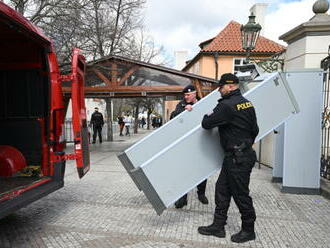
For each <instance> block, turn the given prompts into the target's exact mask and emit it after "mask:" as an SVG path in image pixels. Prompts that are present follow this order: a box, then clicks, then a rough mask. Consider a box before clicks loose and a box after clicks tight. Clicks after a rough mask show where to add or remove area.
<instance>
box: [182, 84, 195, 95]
mask: <svg viewBox="0 0 330 248" xmlns="http://www.w3.org/2000/svg"><path fill="white" fill-rule="evenodd" d="M194 91H196V89H195V87H194V86H193V85H188V86H186V87H185V88H184V89H183V90H182V93H191V92H194Z"/></svg>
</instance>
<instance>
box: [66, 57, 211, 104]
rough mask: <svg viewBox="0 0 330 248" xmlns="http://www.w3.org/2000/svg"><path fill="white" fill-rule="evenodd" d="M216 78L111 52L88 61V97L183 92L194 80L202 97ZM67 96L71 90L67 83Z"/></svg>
mask: <svg viewBox="0 0 330 248" xmlns="http://www.w3.org/2000/svg"><path fill="white" fill-rule="evenodd" d="M216 82H217V81H216V80H215V79H211V78H206V77H202V76H198V75H195V74H192V73H187V72H182V71H178V70H174V69H171V68H167V67H164V66H159V65H154V64H150V63H145V62H141V61H137V60H132V59H128V58H124V57H120V56H109V57H106V58H103V59H99V60H97V61H93V62H90V63H88V64H87V68H86V78H85V97H86V98H127V97H147V96H148V97H162V96H169V95H182V89H183V88H184V87H186V86H187V85H189V84H193V85H194V86H195V87H196V89H197V94H198V96H199V97H203V96H205V95H206V94H208V93H209V92H211V91H212V90H213V89H214V88H215V87H216V86H215V83H216ZM63 92H64V95H65V96H69V95H70V94H71V87H70V85H67V84H64V86H63Z"/></svg>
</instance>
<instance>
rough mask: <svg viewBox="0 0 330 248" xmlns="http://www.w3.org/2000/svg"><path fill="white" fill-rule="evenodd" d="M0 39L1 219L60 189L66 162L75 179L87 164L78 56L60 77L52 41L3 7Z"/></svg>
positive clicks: (80, 59)
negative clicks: (70, 139) (66, 96)
mask: <svg viewBox="0 0 330 248" xmlns="http://www.w3.org/2000/svg"><path fill="white" fill-rule="evenodd" d="M0 37H1V39H0V218H1V217H4V216H5V215H8V214H9V213H11V212H13V211H15V210H17V209H19V208H21V207H24V206H26V205H27V204H29V203H31V202H33V201H35V200H37V199H40V198H41V197H43V196H45V195H47V194H49V193H51V192H53V191H55V190H57V189H59V188H61V187H63V185H64V171H65V161H66V160H69V159H70V160H76V164H77V171H78V175H79V177H80V178H81V177H83V176H84V175H85V174H86V173H87V172H88V170H89V166H90V162H89V147H88V130H87V121H86V111H85V104H84V88H83V86H84V72H85V58H84V57H83V56H82V55H81V54H80V51H79V50H78V49H74V50H73V55H72V63H71V73H70V74H68V75H61V73H60V71H59V66H58V62H57V58H56V54H55V50H54V47H53V43H52V41H51V40H49V39H48V38H47V37H46V36H44V35H43V33H42V32H41V31H40V30H39V29H38V28H37V27H35V26H34V25H32V24H31V23H30V22H29V21H28V20H27V19H25V18H24V17H23V16H21V15H20V14H19V13H17V12H16V11H14V10H13V9H11V8H10V7H8V6H7V5H5V4H4V3H2V2H0ZM64 81H71V85H72V86H71V87H72V93H71V100H72V108H73V109H72V113H73V116H72V122H73V135H74V143H75V144H74V152H73V153H72V154H65V153H64V148H65V140H64V139H63V137H64V135H63V132H64V118H65V113H66V106H65V104H64V101H63V93H62V87H61V84H62V82H64Z"/></svg>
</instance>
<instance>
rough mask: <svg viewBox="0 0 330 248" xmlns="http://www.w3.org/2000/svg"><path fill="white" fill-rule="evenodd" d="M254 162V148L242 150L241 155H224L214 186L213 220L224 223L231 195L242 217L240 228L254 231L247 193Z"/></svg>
mask: <svg viewBox="0 0 330 248" xmlns="http://www.w3.org/2000/svg"><path fill="white" fill-rule="evenodd" d="M255 162H256V154H255V151H254V150H252V149H251V150H250V151H248V152H244V153H243V155H242V156H240V157H236V156H235V155H234V154H229V155H226V156H225V158H224V161H223V165H222V169H221V172H220V175H219V178H218V180H217V183H216V186H215V205H216V207H215V212H214V222H215V223H217V224H219V225H223V226H224V225H226V221H227V212H228V209H229V206H230V200H231V197H233V199H234V201H235V204H236V205H237V207H238V209H239V212H240V214H241V219H242V229H243V230H246V231H254V222H255V220H256V213H255V210H254V207H253V202H252V198H251V196H250V195H249V192H250V191H249V183H250V174H251V170H252V168H253V166H254V163H255Z"/></svg>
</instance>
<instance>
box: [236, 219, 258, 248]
mask: <svg viewBox="0 0 330 248" xmlns="http://www.w3.org/2000/svg"><path fill="white" fill-rule="evenodd" d="M255 239H256V234H255V232H254V222H243V223H242V229H241V231H239V232H238V233H236V234H234V235H232V236H231V241H232V242H235V243H244V242H247V241H250V240H255Z"/></svg>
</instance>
